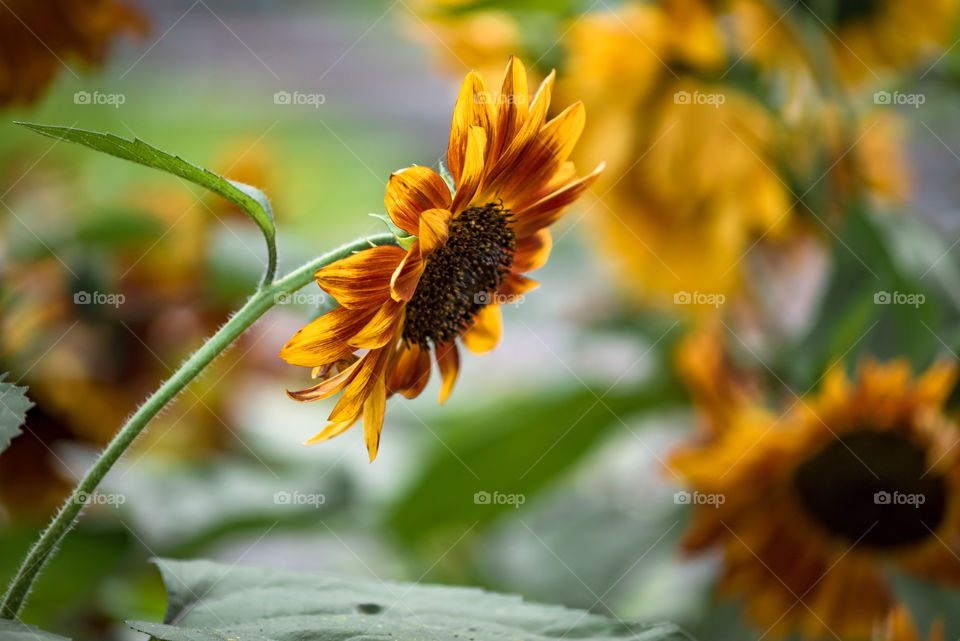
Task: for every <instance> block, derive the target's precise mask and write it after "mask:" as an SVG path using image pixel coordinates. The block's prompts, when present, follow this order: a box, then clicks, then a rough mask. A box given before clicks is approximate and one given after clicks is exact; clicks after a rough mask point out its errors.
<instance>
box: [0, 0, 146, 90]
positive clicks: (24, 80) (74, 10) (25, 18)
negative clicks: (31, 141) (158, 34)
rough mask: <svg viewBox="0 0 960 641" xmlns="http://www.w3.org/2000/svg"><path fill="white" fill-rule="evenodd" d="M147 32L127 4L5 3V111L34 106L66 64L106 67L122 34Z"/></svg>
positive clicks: (1, 32) (0, 20) (94, 0)
mask: <svg viewBox="0 0 960 641" xmlns="http://www.w3.org/2000/svg"><path fill="white" fill-rule="evenodd" d="M146 31H147V22H146V19H145V18H144V17H143V15H142V14H141V13H140V12H139V11H138V10H137V9H135V8H134V7H133V6H132V5H130V4H128V3H127V2H124V1H123V0H6V2H5V3H3V5H2V6H0V105H5V104H10V103H23V104H29V103H31V102H34V101H35V100H37V99H38V98H39V97H40V94H41V93H42V92H43V91H44V89H46V88H47V86H48V85H49V84H50V82H51V81H52V80H53V78H54V77H55V76H56V75H57V72H58V71H59V70H60V68H61V67H64V66H65V65H66V64H67V61H69V60H71V59H72V58H76V59H79V60H81V61H82V62H84V63H86V64H88V65H95V64H102V63H103V62H104V60H105V59H106V56H107V50H108V47H109V45H110V42H111V40H113V38H114V37H115V36H116V35H117V34H119V33H122V32H129V33H134V34H140V35H143V34H145V33H146Z"/></svg>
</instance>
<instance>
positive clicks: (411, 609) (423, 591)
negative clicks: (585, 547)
mask: <svg viewBox="0 0 960 641" xmlns="http://www.w3.org/2000/svg"><path fill="white" fill-rule="evenodd" d="M157 563H158V565H159V567H160V571H161V573H162V574H163V579H164V583H165V584H166V586H167V591H168V594H169V601H168V606H167V614H166V617H165V618H164V623H163V624H159V623H147V622H142V621H136V622H132V623H130V625H131V627H133V628H134V629H136V630H139V631H141V632H145V633H147V634H151V635H153V636H154V637H155V638H157V639H161V640H162V641H212V640H214V639H218V640H225V639H230V638H233V639H244V640H245V641H254V640H256V641H334V640H338V639H352V638H374V637H376V638H383V639H391V640H392V641H414V640H417V641H421V640H422V639H433V640H435V641H455V640H457V641H464V639H471V640H472V641H494V640H496V641H503V640H504V639H523V640H524V641H549V640H551V639H561V638H575V639H581V640H582V641H615V640H620V641H680V640H682V639H689V637H687V636H686V635H685V634H684V633H683V632H681V631H680V630H679V629H678V628H676V627H675V626H673V625H669V624H665V625H653V626H650V625H644V624H639V623H626V622H622V621H616V620H613V619H609V618H607V617H603V616H600V615H596V614H590V613H588V612H583V611H579V610H571V609H567V608H564V607H561V606H548V605H538V604H534V603H525V602H524V601H523V600H522V599H520V597H517V596H509V595H501V594H495V593H491V592H485V591H483V590H479V589H475V588H461V587H445V586H437V585H418V584H405V583H394V582H387V581H378V580H371V579H358V578H346V577H338V576H333V575H329V574H305V573H299V572H292V571H288V570H275V569H266V568H254V567H243V566H235V565H229V564H223V563H214V562H212V561H203V560H198V561H174V560H159V561H158V562H157Z"/></svg>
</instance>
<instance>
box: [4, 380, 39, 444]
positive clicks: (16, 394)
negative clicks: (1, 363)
mask: <svg viewBox="0 0 960 641" xmlns="http://www.w3.org/2000/svg"><path fill="white" fill-rule="evenodd" d="M6 377H7V372H4V373H3V374H0V452H2V451H4V450H5V449H7V448H8V447H10V441H11V440H12V439H13V438H14V437H15V436H17V435H18V434H20V427H21V426H22V425H23V424H24V422H25V421H26V420H27V410H28V409H30V408H31V407H33V403H32V402H31V401H30V399H29V398H27V388H26V387H17V386H16V385H14V384H13V383H10V382H7V381H4V380H3V379H5V378H6Z"/></svg>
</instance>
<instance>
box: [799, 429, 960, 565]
mask: <svg viewBox="0 0 960 641" xmlns="http://www.w3.org/2000/svg"><path fill="white" fill-rule="evenodd" d="M794 483H795V486H796V489H797V491H798V493H799V495H800V498H801V502H802V503H803V505H804V507H805V508H806V509H807V511H808V512H809V513H810V515H811V516H813V517H814V518H815V519H816V520H817V521H818V522H819V523H820V524H821V525H823V526H824V527H825V528H826V529H827V530H829V531H830V532H831V533H833V534H834V535H836V536H838V537H840V538H843V539H846V540H847V541H849V542H850V543H854V542H859V543H860V544H861V545H867V546H871V547H875V548H895V547H898V546H906V545H910V544H913V543H917V542H920V541H922V540H924V539H926V538H927V537H930V536H932V532H933V531H934V530H936V529H937V526H939V525H940V522H941V521H942V520H943V517H944V513H945V512H946V504H947V487H946V483H945V482H944V479H943V477H941V476H939V475H938V474H936V473H935V472H933V471H931V470H929V469H928V467H927V456H926V452H925V450H924V449H923V448H922V447H921V446H920V445H918V444H917V443H915V442H914V441H913V440H911V439H909V438H907V437H905V436H901V435H899V434H894V433H890V432H877V431H869V430H862V431H858V432H854V433H851V434H848V435H846V436H843V437H842V438H838V439H836V440H834V441H832V442H831V443H830V444H829V445H827V446H826V447H824V448H823V449H822V450H820V452H818V453H817V454H816V455H814V456H813V457H811V458H810V459H808V460H807V461H805V462H804V463H803V464H801V465H800V466H799V467H798V468H797V470H796V472H795V474H794Z"/></svg>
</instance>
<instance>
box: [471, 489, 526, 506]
mask: <svg viewBox="0 0 960 641" xmlns="http://www.w3.org/2000/svg"><path fill="white" fill-rule="evenodd" d="M473 502H474V503H475V504H476V505H512V506H513V507H514V508H519V507H520V506H521V505H523V504H524V503H526V502H527V497H526V496H525V495H523V494H504V493H503V492H496V491H495V492H493V493H492V494H491V493H490V492H486V491H484V490H480V491H479V492H477V493H476V494H474V495H473Z"/></svg>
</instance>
